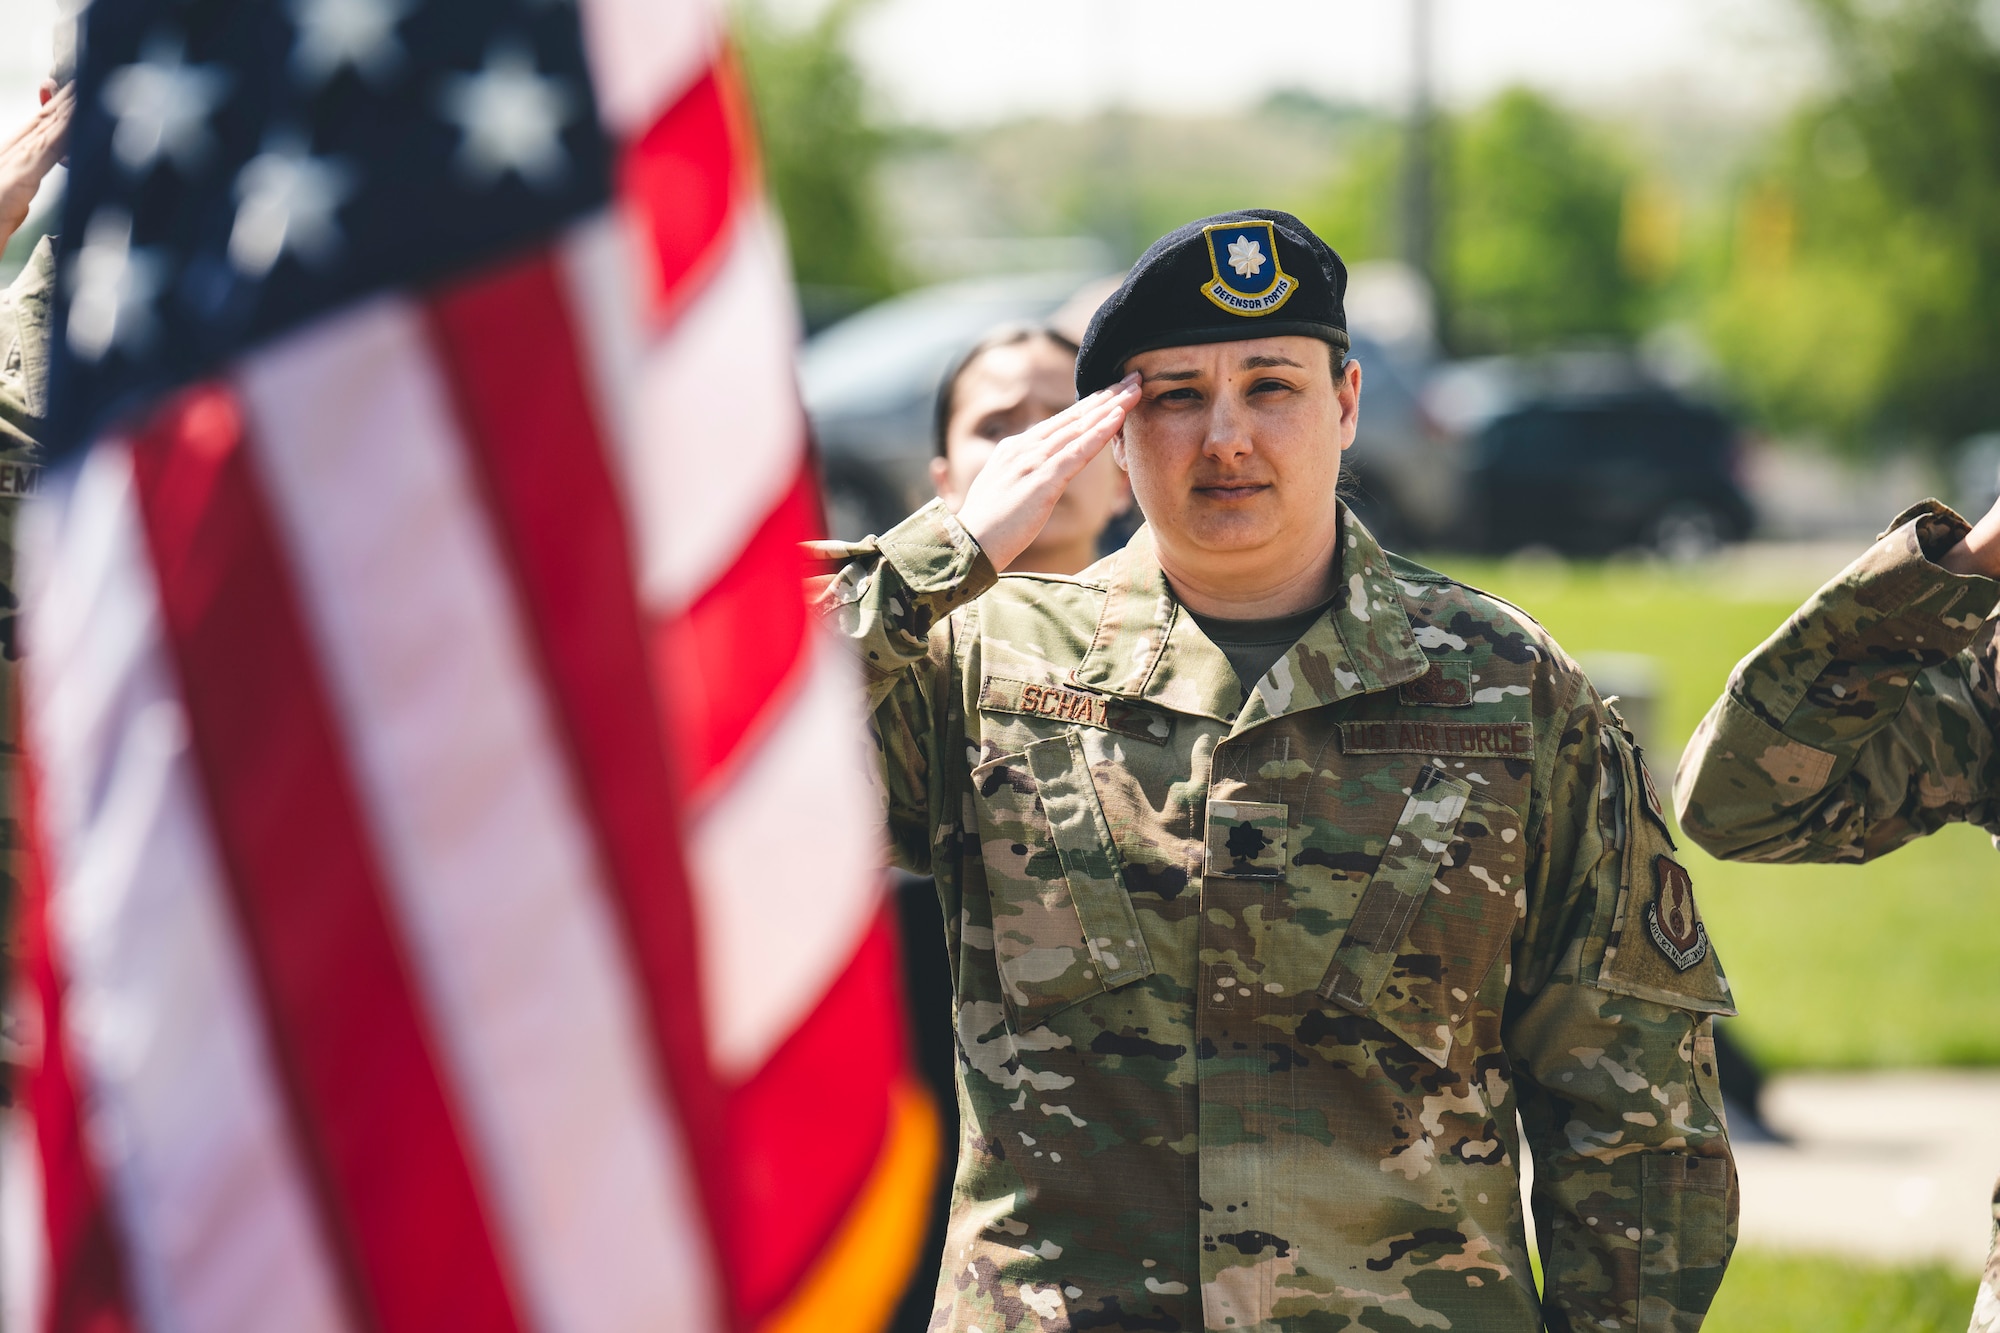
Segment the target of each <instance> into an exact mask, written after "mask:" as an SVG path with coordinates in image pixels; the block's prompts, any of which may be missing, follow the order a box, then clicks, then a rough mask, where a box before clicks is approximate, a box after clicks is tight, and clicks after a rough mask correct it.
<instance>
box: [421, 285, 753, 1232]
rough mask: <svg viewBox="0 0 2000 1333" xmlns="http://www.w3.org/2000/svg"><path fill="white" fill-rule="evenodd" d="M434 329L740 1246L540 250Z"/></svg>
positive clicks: (717, 1114) (613, 569)
mask: <svg viewBox="0 0 2000 1333" xmlns="http://www.w3.org/2000/svg"><path fill="white" fill-rule="evenodd" d="M431 320H432V328H433V331H434V335H435V341H436V344H437V349H438V356H439V360H440V362H441V363H442V364H443V365H444V366H445V368H446V374H447V375H448V377H449V378H450V380H451V381H452V385H453V388H454V390H455V392H456V399H457V404H458V410H459V416H460V419H461V421H462V423H463V424H464V426H465V429H466V434H467V435H468V437H469V438H470V439H471V441H472V445H473V448H472V453H473V457H474V463H475V466H476V467H477V468H478V469H479V471H480V473H481V476H482V478H483V482H484V485H485V487H486V492H487V496H488V500H489V503H490V506H491V510H492V513H493V515H494V519H495V522H496V525H497V528H498V535H499V538H500V544H501V546H502V548H503V550H504V551H505V552H506V556H507V561H508V566H509V569H510V572H511V575H512V578H513V581H514V587H515V591H516V593H517V594H518V597H519V600H520V605H521V606H522V608H523V610H524V611H525V613H526V616H527V619H528V622H529V624H530V626H531V627H532V630H533V640H534V644H533V647H534V650H535V653H536V658H537V661H538V663H539V666H540V669H541V671H542V674H543V676H544V678H545V680H546V681H547V683H548V686H549V688H548V691H547V693H548V696H549V698H550V700H551V701H552V703H553V705H554V706H555V708H556V710H557V721H558V724H559V726H560V728H561V733H562V736H563V741H564V744H565V746H566V748H567V750H568V752H569V756H570V763H571V767H572V769H573V771H574V773H575V776H576V781H577V783H578V785H579V787H580V788H581V790H582V792H583V794H584V797H585V799H584V801H583V806H584V809H585V812H586V814H587V816H588V817H589V818H590V820H591V821H592V824H593V826H594V829H595V833H596V837H597V843H598V847H599V849H600V851H601V854H602V856H603V858H604V861H605V864H606V866H607V867H608V869H609V872H610V873H609V875H608V876H607V878H608V880H609V882H610V885H611V888H612V892H613V894H614V896H615V899H616V901H615V903H614V906H615V908H616V910H617V911H618V913H619V914H620V916H621V917H622V919H623V921H624V924H625V937H626V941H627V947H628V948H629V950H630V951H631V957H632V963H633V970H634V972H635V974H636V975H637V977H638V978H639V982H640V985H641V987H642V988H643V992H644V1001H645V1006H646V1014H647V1018H648V1022H649V1026H650V1029H651V1032H652V1036H653V1041H654V1044H655V1046H656V1048H657V1050H658V1052H659V1056H660V1059H661V1063H662V1065H663V1068H664V1074H665V1078H666V1081H667V1083H668V1084H669V1085H670V1087H671V1089H672V1092H673V1094H674V1102H675V1105H676V1109H677V1111H678V1113H679V1116H680V1119H681V1122H682V1125H683V1127H684V1129H685V1131H686V1133H687V1135H688V1137H689V1139H690V1140H691V1141H692V1149H693V1151H692V1156H693V1159H694V1160H693V1165H694V1168H695V1171H696V1176H697V1179H698V1180H699V1181H700V1185H701V1190H702V1196H703V1203H704V1207H705V1209H706V1211H707V1214H708V1221H709V1234H710V1236H711V1238H712V1239H715V1240H717V1241H718V1242H720V1240H721V1238H728V1240H729V1241H730V1242H731V1243H734V1244H736V1245H738V1246H755V1245H757V1244H758V1243H759V1241H758V1239H757V1237H756V1236H755V1234H754V1233H752V1232H745V1231H744V1230H742V1229H741V1228H739V1227H736V1226H734V1225H733V1221H734V1219H735V1218H736V1216H737V1207H736V1168H735V1163H734V1162H733V1161H732V1160H731V1158H730V1156H729V1154H728V1152H727V1151H726V1149H725V1137H724V1134H725V1131H724V1128H723V1123H724V1122H723V1113H724V1108H723V1103H722V1097H721V1091H720V1089H719V1088H718V1087H717V1086H716V1083H715V1081H714V1078H713V1076H712V1074H711V1071H710V1068H709V1063H708V1046H707V1036H706V1033H705V1030H704V1027H703V1023H702V1004H701V949H700V942H699V939H698V937H697V935H696V930H695V920H694V909H693V906H692V903H691V901H690V897H689V893H688V886H687V881H686V876H685V870H684V868H683V861H682V854H681V843H680V823H679V820H678V819H676V818H675V817H674V812H675V810H676V809H677V808H678V805H679V794H678V787H677V783H676V782H675V778H674V774H673V773H672V771H671V770H670V768H669V766H668V765H669V760H668V756H667V752H666V750H665V747H663V745H662V744H661V735H662V732H661V728H660V726H659V725H657V724H655V725H648V721H647V720H648V719H657V718H659V717H660V715H661V708H660V704H659V700H658V699H656V698H655V696H654V694H653V678H652V673H651V670H650V668H649V666H648V664H647V657H646V648H645V641H644V638H643V635H642V632H641V628H640V622H639V601H638V590H637V586H636V584H635V582H634V578H633V556H632V551H633V545H632V541H631V537H630V534H629V533H628V532H627V529H626V524H625V510H624V506H623V504H622V503H621V502H620V499H619V494H618V489H617V485H616V483H615V482H614V480H613V478H612V475H611V473H610V471H609V468H608V465H607V461H606V455H605V450H604V447H603V445H602V444H601V443H600V439H599V435H598V432H597V428H596V425H595V418H596V409H595V406H594V404H593V403H592V402H591V398H590V393H589V391H588V389H587V387H586V386H585V384H584V381H583V378H582V370H581V367H582V362H581V361H580V360H579V358H578V343H577V340H576V338H575V336H574V331H573V329H572V327H571V324H570V315H569V309H568V306H567V304H566V302H565V299H564V296H563V292H562V288H561V279H560V276H559V274H558V273H557V271H556V270H555V268H554V266H553V264H552V263H551V262H550V260H549V259H548V257H547V256H546V255H536V256H532V257H529V258H526V259H523V260H520V261H518V262H516V263H513V264H510V265H508V266H506V267H504V268H501V269H498V270H496V271H494V272H491V273H488V274H486V275H485V276H483V277H482V278H480V279H479V280H477V281H474V282H469V283H465V284H463V285H460V286H457V287H454V288H451V289H449V290H447V291H445V292H443V293H442V294H440V295H439V296H437V297H436V299H435V300H434V301H433V302H432V305H431Z"/></svg>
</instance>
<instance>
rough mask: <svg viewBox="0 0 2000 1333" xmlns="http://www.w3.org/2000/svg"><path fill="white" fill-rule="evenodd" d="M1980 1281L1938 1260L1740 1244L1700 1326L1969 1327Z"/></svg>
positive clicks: (1927, 1332) (1860, 1331)
mask: <svg viewBox="0 0 2000 1333" xmlns="http://www.w3.org/2000/svg"><path fill="white" fill-rule="evenodd" d="M1978 1285H1979V1284H1978V1281H1977V1280H1976V1279H1974V1278H1971V1277H1967V1276H1962V1275H1960V1274H1958V1273H1954V1272H1952V1271H1951V1270H1950V1269H1947V1268H1940V1267H1935V1266H1932V1267H1924V1268H1876V1267H1872V1266H1870V1265H1867V1264H1862V1263H1857V1262H1855V1261H1854V1260H1852V1259H1837V1258H1830V1257H1820V1256H1813V1257H1802V1256H1795V1255H1777V1254H1768V1253H1762V1252H1759V1251H1755V1250H1752V1251H1749V1252H1743V1251H1738V1252H1737V1254H1736V1257H1735V1258H1734V1259H1733V1260H1732V1261H1731V1262H1730V1265H1729V1273H1728V1275H1727V1276H1726V1277H1724V1278H1723V1280H1722V1290H1721V1291H1720V1292H1718V1293H1717V1294H1716V1297H1715V1306H1714V1308H1713V1309H1712V1310H1711V1311H1710V1312H1709V1316H1708V1320H1707V1322H1706V1323H1704V1324H1703V1325H1702V1333H1965V1325H1966V1321H1967V1320H1968V1319H1969V1318H1970V1317H1971V1315H1972V1298H1973V1294H1974V1292H1975V1290H1976V1289H1977V1288H1978Z"/></svg>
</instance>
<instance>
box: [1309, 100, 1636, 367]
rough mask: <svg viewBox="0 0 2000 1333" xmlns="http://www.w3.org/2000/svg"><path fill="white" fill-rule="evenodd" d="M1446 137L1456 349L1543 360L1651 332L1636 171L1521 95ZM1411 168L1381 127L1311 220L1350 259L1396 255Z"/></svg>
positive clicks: (1456, 122) (1545, 105) (1442, 200)
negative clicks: (1629, 213)
mask: <svg viewBox="0 0 2000 1333" xmlns="http://www.w3.org/2000/svg"><path fill="white" fill-rule="evenodd" d="M1438 133H1439V135H1440V137H1441V139H1442V140H1443V145H1442V146H1443V151H1442V153H1441V154H1440V161H1439V168H1438V170H1439V181H1438V188H1437V191H1436V199H1437V213H1438V230H1439V235H1438V238H1437V255H1438V268H1439V274H1438V277H1439V291H1438V293H1437V297H1438V307H1439V316H1440V324H1441V326H1442V327H1441V332H1442V334H1443V337H1444V341H1445V344H1446V346H1447V347H1448V348H1449V349H1450V350H1451V351H1452V352H1455V353H1457V354H1460V355H1472V354H1479V353H1488V352H1533V351H1538V350H1541V349H1544V348H1548V347H1552V346H1560V345H1562V344H1565V343H1575V342H1581V341H1591V340H1597V339H1605V338H1626V337H1629V336H1631V335H1632V334H1633V333H1635V332H1637V331H1638V328H1639V324H1640V321H1641V319H1642V318H1643V316H1644V315H1645V314H1646V312H1647V307H1648V303H1649V301H1650V299H1651V294H1652V288H1651V284H1652V282H1653V281H1654V280H1655V279H1656V278H1657V275H1648V274H1645V273H1641V272H1638V271H1637V270H1636V269H1635V268H1634V266H1633V265H1632V264H1631V263H1629V262H1628V258H1629V257H1628V256H1627V255H1626V253H1625V249H1626V248H1628V247H1625V246H1624V241H1625V239H1626V238H1625V231H1624V223H1625V217H1624V212H1625V202H1626V199H1627V197H1628V196H1629V195H1630V194H1631V193H1632V190H1631V186H1632V184H1633V173H1632V171H1631V170H1630V168H1629V167H1628V166H1627V165H1626V163H1625V161H1624V159H1623V158H1622V157H1621V156H1620V155H1619V154H1618V153H1617V152H1615V151H1614V150H1613V148H1612V147H1610V146H1609V145H1608V143H1607V142H1606V141H1605V140H1604V139H1603V138H1602V137H1601V136H1600V135H1599V134H1598V133H1597V132H1596V131H1595V130H1594V129H1593V128H1592V127H1591V126H1589V125H1588V124H1586V123H1584V122H1583V121H1581V120H1580V119H1578V118H1577V117H1575V116H1573V115H1571V114H1570V113H1568V112H1566V111H1564V110H1563V109H1562V108H1560V107H1558V106H1556V105H1555V104H1553V103H1551V102H1549V101H1548V100H1547V99H1545V98H1543V97H1540V96H1539V95H1537V94H1535V93H1532V92H1529V91H1526V90H1523V89H1515V90H1513V91H1509V92H1506V93H1502V94H1501V95H1500V96H1499V97H1497V98H1495V99H1494V100H1493V101H1491V102H1489V103H1488V104H1486V105H1485V106H1484V107H1481V108H1479V109H1478V110H1476V111H1474V112H1472V113H1470V114H1467V115H1461V116H1456V117H1447V118H1445V119H1444V120H1443V121H1442V123H1441V124H1440V125H1439V127H1438ZM1402 161H1403V132H1402V130H1401V128H1400V127H1398V126H1394V125H1378V126H1375V127H1372V132H1371V133H1369V134H1367V135H1365V136H1361V137H1358V138H1357V140H1356V141H1355V144H1354V147H1353V150H1352V152H1351V153H1350V155H1349V157H1348V160H1347V162H1346V164H1345V165H1344V166H1343V168H1342V170H1341V171H1340V173H1339V175H1338V176H1337V177H1336V179H1335V180H1334V181H1332V182H1331V183H1330V184H1329V185H1328V186H1327V187H1326V188H1325V190H1324V191H1322V193H1321V195H1320V198H1319V199H1318V200H1317V201H1316V202H1315V203H1314V204H1313V205H1312V207H1310V208H1309V209H1308V210H1307V211H1306V213H1305V215H1304V216H1305V218H1306V221H1308V222H1309V223H1311V224H1312V225H1313V227H1314V228H1315V229H1316V230H1318V231H1319V232H1320V234H1321V235H1323V236H1325V237H1327V238H1328V240H1329V241H1330V242H1331V243H1332V244H1333V246H1334V248H1335V249H1337V250H1339V251H1340V253H1341V255H1342V256H1343V257H1344V258H1346V259H1348V260H1349V261H1359V260H1368V259H1387V258H1394V257H1396V256H1397V255H1398V254H1399V253H1400V252H1401V249H1402V245H1401V225H1402V224H1401V219H1400V216H1399V213H1398V210H1399V207H1400V203H1401V185H1400V181H1401V178H1402ZM1635 274H1636V275H1635Z"/></svg>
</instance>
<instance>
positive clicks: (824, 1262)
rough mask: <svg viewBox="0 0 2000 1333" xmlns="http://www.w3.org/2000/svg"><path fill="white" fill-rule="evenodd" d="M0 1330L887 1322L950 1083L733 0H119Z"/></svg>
mask: <svg viewBox="0 0 2000 1333" xmlns="http://www.w3.org/2000/svg"><path fill="white" fill-rule="evenodd" d="M85 24H86V27H85V34H84V36H85V41H84V48H85V52H86V56H85V61H84V65H83V69H82V72H81V77H80V81H79V105H80V108H81V109H80V111H79V114H78V118H77V121H76V124H75V126H74V129H73V137H72V141H71V146H72V173H71V178H70V191H69V197H68V199H67V203H66V213H65V218H64V227H63V244H62V255H61V261H60V262H61V264H62V274H63V297H62V302H61V305H60V306H59V309H58V327H59V333H60V337H61V340H62V346H61V348H60V349H59V352H60V355H59V362H58V365H57V368H56V371H55V377H54V382H53V404H52V419H53V421H54V423H55V426H54V429H55V434H56V439H55V445H54V453H55V456H56V459H57V462H56V465H55V466H53V467H51V469H50V471H49V473H48V476H47V479H46V481H45V483H44V494H43V495H42V496H41V497H40V498H39V499H38V500H37V501H36V502H35V504H34V506H33V507H32V508H31V509H30V511H29V512H28V513H27V514H26V515H25V517H24V520H23V536H22V541H23V546H24V559H25V561H26V564H27V568H28V573H27V576H26V578H27V587H28V591H27V594H26V600H27V639H28V646H27V662H26V668H25V678H26V683H25V686H24V697H25V714H26V734H27V736H28V743H29V751H30V759H31V763H30V769H31V772H32V775H33V780H32V782H31V784H30V787H31V797H30V818H29V820H28V823H29V825H30V827H31V829H32V837H33V840H34V844H35V852H36V854H35V856H34V857H33V858H32V860H33V870H32V872H31V879H32V883H31V884H30V886H29V889H28V892H27V904H26V908H25V918H24V925H23V933H24V938H25V941H26V945H25V948H26V953H27V958H26V960H25V965H24V968H23V972H24V975H23V977H22V978H21V984H20V985H19V986H18V987H17V991H18V995H17V999H16V1002H15V1004H14V1006H13V1011H14V1018H15V1019H16V1021H17V1025H18V1026H19V1027H20V1028H21V1029H22V1030H24V1031H25V1032H26V1034H27V1037H28V1046H29V1048H30V1051H31V1052H32V1054H31V1057H30V1060H29V1064H30V1069H29V1072H28V1076H27V1079H26V1084H25V1088H24V1089H23V1090H22V1091H21V1094H20V1096H19V1097H18V1098H17V1100H18V1101H20V1102H21V1103H22V1104H23V1105H25V1107H26V1108H27V1110H28V1111H29V1112H30V1113H31V1114H30V1115H29V1116H26V1117H17V1118H15V1119H14V1120H13V1121H12V1122H11V1124H10V1127H9V1129H8V1131H7V1134H6V1141H5V1145H4V1149H0V1151H3V1152H4V1156H0V1180H4V1184H5V1199H4V1212H3V1213H0V1228H4V1231H5V1246H6V1254H5V1260H6V1271H5V1277H6V1283H5V1289H4V1290H5V1297H6V1300H7V1303H8V1308H7V1319H8V1322H7V1325H6V1326H7V1329H8V1333H15V1331H16V1330H22V1331H25V1330H42V1329H50V1330H60V1331H64V1333H67V1331H69V1330H78V1331H81V1330H93V1331H95V1330H123V1329H144V1330H160V1331H162V1333H164V1331H166V1330H176V1331H178V1330H187V1331H188V1333H223V1331H228V1330H245V1331H246V1333H248V1331H250V1330H255V1331H257V1333H274V1331H276V1330H283V1331H284V1333H318V1331H319V1330H326V1331H327V1333H333V1331H334V1330H342V1331H345V1330H380V1331H381V1333H405V1331H407V1333H418V1331H419V1330H421V1333H438V1331H439V1330H523V1331H524V1333H525V1331H528V1330H550V1331H555V1330H576V1331H577V1333H600V1331H602V1333H611V1331H613V1330H639V1329H648V1330H673V1331H674V1333H680V1331H682V1330H686V1331H689V1333H700V1331H702V1330H711V1329H713V1330H725V1329H728V1330H762V1331H765V1333H793V1331H794V1330H797V1331H799V1333H805V1331H807V1330H810V1331H811V1333H840V1331H842V1330H862V1329H868V1328H875V1327H879V1326H880V1324H881V1322H882V1320H883V1318H884V1316H885V1314H886V1312H887V1310H888V1309H889V1308H890V1306H891V1305H892V1304H893V1303H894V1300H895V1298H896V1295H897V1293H898V1290H899V1288H900V1285H901V1283H902V1280H903V1279H904V1277H905V1276H906V1274H907V1272H908V1268H909V1263H910V1258H911V1256H913V1255H914V1252H915V1249H916V1245H917V1241H918V1238H919V1235H920V1233H921V1230H922V1226H923V1211H924V1207H925V1197H926V1192H927V1190H928V1185H929V1173H930V1170H931V1167H932V1163H933V1158H934V1156H935V1151H936V1145H935V1141H934V1140H935V1128H934V1122H933V1119H932V1113H931V1111H930V1108H929V1105H928V1103H927V1102H926V1101H925V1100H924V1097H923V1094H922V1093H921V1092H919V1091H918V1090H917V1088H916V1086H915V1084H914V1083H913V1082H912V1081H911V1079H910V1077H909V1075H908V1074H907V1073H906V1069H905V1054H904V1050H903V1028H902V1022H901V1014H900V1010H899V1006H900V1000H899V998H898V995H897V988H896V981H895V972H896V969H895V961H894V948H895V945H894V940H893V938H892V935H891V930H890V926H889V924H888V918H887V917H886V916H885V910H884V905H883V900H882V896H881V892H880V872H879V869H878V866H879V845H880V836H881V835H880V832H879V825H880V817H879V813H878V809H877V804H876V799H875V797H874V796H873V794H872V788H871V780H870V778H869V776H868V772H867V769H868V761H867V756H866V742H865V739H864V723H863V719H862V717H861V715H860V695H859V692H858V682H857V681H856V680H855V679H854V678H853V673H852V668H851V664H850V663H848V662H847V661H846V660H844V658H843V656H842V655H841V652H840V651H839V650H838V648H837V647H835V646H833V645H832V644H831V643H830V641H829V640H828V639H827V638H826V637H824V636H823V634H822V632H821V631H820V630H819V629H818V628H817V627H816V625H815V624H814V622H813V621H812V620H811V619H809V617H808V614H807V610H806V607H805V605H804V602H803V600H802V592H801V585H802V578H801V576H802V573H803V572H804V571H803V569H802V566H801V563H800V559H801V558H800V556H799V555H798V553H797V546H796V543H797V542H798V541H799V540H801V539H805V538H810V537H812V536H815V535H817V533H816V531H815V529H816V525H817V521H818V520H817V513H818V502H817V498H816V493H815V489H814V483H813V473H812V467H811V462H810V458H809V454H808V451H807V448H806V432H805V426H804V421H803V418H802V416H801V414H800V409H799V406H798V403H797V400H796V397H795V394H794V390H793V387H792V376H791V357H792V350H793V344H794V341H795V337H796V330H795V327H794V315H793V313H792V311H793V305H792V299H791V293H790V290H789V286H788V278H787V276H786V271H785V267H784V261H783V256H782V250H781V243H780V241H779V238H778V233H777V231H776V229H775V226H774V221H773V218H772V215H771V212H770V210H769V208H768V206H767V205H766V203H765V202H764V199H763V196H762V193H761V187H760V185H759V176H758V170H757V164H756V160H755V152H754V147H753V138H752V135H751V133H750V131H749V128H748V117H747V114H746V108H745V103H744V98H743V94H742V89H741V81H740V79H739V77H738V74H737V72H736V70H735V68H734V66H733V64H732V62H731V58H730V55H729V53H728V51H727V48H726V45H725V43H724V41H723V37H722V25H721V18H720V15H719V13H718V12H717V11H716V10H715V9H713V8H711V7H710V5H709V4H707V3H705V2H703V0H578V3H576V4H574V5H572V4H569V3H565V2H564V0H280V2H278V3H249V2H247V0H214V2H210V0H174V2H171V3H170V2H169V0H95V3H93V4H92V5H91V7H90V9H89V10H88V12H87V15H86V19H85Z"/></svg>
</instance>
